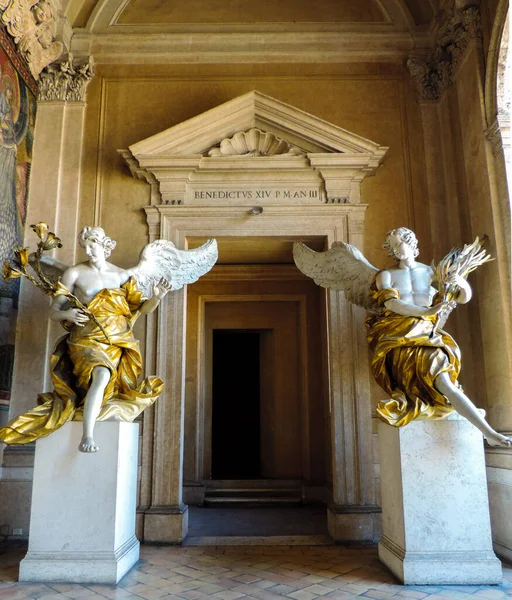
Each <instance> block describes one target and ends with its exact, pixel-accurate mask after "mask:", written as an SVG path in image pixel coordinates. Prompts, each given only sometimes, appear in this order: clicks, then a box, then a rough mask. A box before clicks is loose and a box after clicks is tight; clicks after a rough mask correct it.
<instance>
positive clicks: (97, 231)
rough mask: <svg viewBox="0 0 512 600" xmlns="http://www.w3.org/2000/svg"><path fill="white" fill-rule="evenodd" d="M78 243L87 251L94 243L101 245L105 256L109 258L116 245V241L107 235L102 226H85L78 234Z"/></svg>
mask: <svg viewBox="0 0 512 600" xmlns="http://www.w3.org/2000/svg"><path fill="white" fill-rule="evenodd" d="M78 243H79V244H80V246H82V248H84V250H86V251H87V250H88V247H90V246H92V245H97V246H100V247H101V249H102V250H103V254H104V256H105V258H108V257H109V256H110V254H111V253H112V250H113V249H114V248H115V247H116V242H115V241H114V240H113V239H111V238H109V237H108V236H107V235H105V232H104V230H103V228H102V227H84V228H83V229H82V231H81V232H80V233H79V235H78ZM87 255H89V252H87Z"/></svg>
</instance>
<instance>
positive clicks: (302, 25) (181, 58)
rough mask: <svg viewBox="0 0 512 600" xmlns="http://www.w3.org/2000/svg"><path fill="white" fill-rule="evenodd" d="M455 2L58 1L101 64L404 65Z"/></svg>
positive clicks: (76, 44) (77, 44) (76, 43)
mask: <svg viewBox="0 0 512 600" xmlns="http://www.w3.org/2000/svg"><path fill="white" fill-rule="evenodd" d="M453 1H454V0H314V1H312V0H277V1H276V0H258V1H257V2H255V1H254V0H187V1H185V2H184V1H183V0H61V4H62V8H63V12H64V14H65V16H66V17H67V19H68V21H69V23H70V25H71V26H72V28H73V34H74V35H73V43H72V48H71V50H72V51H73V53H74V54H75V55H80V54H93V55H94V57H95V59H96V60H97V61H99V62H106V63H109V62H110V63H114V62H125V63H130V62H131V63H133V62H135V63H137V62H164V63H165V62H223V61H224V60H228V61H229V62H251V61H256V62H279V61H282V62H288V61H292V62H293V61H295V62H304V61H305V62H317V61H321V62H332V61H350V60H373V61H375V60H377V61H380V60H402V59H403V57H404V55H406V54H407V53H408V52H410V51H411V50H414V49H418V48H422V47H426V46H428V45H429V42H430V40H431V34H432V30H433V28H435V23H436V19H435V16H436V14H437V13H438V12H439V10H440V9H442V8H443V5H445V4H448V3H450V2H451V3H453Z"/></svg>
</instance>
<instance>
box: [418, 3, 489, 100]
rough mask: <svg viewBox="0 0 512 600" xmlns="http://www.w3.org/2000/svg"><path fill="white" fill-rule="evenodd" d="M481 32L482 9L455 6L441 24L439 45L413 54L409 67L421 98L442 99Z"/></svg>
mask: <svg viewBox="0 0 512 600" xmlns="http://www.w3.org/2000/svg"><path fill="white" fill-rule="evenodd" d="M481 36H482V31H481V21H480V13H479V12H478V10H477V9H476V8H475V7H470V8H466V9H464V10H459V9H455V10H454V11H453V12H452V13H451V16H450V18H449V19H448V20H447V21H446V22H445V23H444V24H443V25H442V26H441V27H440V29H439V31H438V34H437V38H436V44H435V48H434V49H433V50H432V51H431V52H430V53H429V54H428V55H427V56H425V57H420V56H414V55H412V56H410V57H409V59H408V61H407V67H408V69H409V73H410V74H411V77H412V80H413V82H414V85H415V87H416V89H417V91H418V94H419V97H420V99H421V100H438V99H439V98H440V97H441V96H442V94H443V92H444V91H445V90H446V89H447V88H448V87H450V85H452V83H453V81H454V77H455V72H456V70H457V67H458V66H459V64H460V63H461V61H462V58H463V57H464V54H465V52H466V49H467V47H468V46H469V43H470V41H471V40H474V39H481Z"/></svg>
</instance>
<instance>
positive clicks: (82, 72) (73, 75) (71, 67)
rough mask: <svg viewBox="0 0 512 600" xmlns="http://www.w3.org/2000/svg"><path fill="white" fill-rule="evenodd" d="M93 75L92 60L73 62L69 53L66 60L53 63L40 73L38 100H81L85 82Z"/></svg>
mask: <svg viewBox="0 0 512 600" xmlns="http://www.w3.org/2000/svg"><path fill="white" fill-rule="evenodd" d="M93 76H94V68H93V63H92V61H86V62H79V63H74V61H73V56H72V55H69V58H68V60H65V61H61V62H58V63H53V64H51V65H49V66H48V67H46V69H44V71H43V72H42V73H41V78H40V82H39V95H38V100H39V101H42V102H45V101H46V102H48V101H52V100H64V101H67V102H83V101H85V90H86V87H87V84H88V83H89V81H90V80H91V79H92V78H93Z"/></svg>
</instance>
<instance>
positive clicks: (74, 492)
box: [19, 422, 139, 584]
mask: <svg viewBox="0 0 512 600" xmlns="http://www.w3.org/2000/svg"><path fill="white" fill-rule="evenodd" d="M81 436H82V423H78V422H77V423H66V424H65V425H64V426H63V427H61V428H60V429H59V430H58V431H56V432H55V433H53V434H52V435H51V436H49V437H47V438H43V439H40V440H38V441H37V443H36V456H35V465H34V485H33V489H32V507H31V515H30V534H29V547H28V552H27V555H26V556H25V558H24V559H23V560H22V561H21V564H20V577H19V578H20V581H48V582H66V583H103V584H115V583H117V582H118V581H119V580H120V579H121V578H122V577H123V575H124V574H125V573H126V572H127V571H128V570H129V569H130V568H131V567H132V566H133V565H134V564H135V563H136V562H137V560H138V559H139V541H138V540H137V538H136V537H135V508H136V506H135V504H136V490H137V487H136V486H137V442H138V425H137V424H134V423H114V422H108V423H96V427H95V435H94V439H95V441H96V442H97V444H98V445H99V448H100V449H99V452H97V453H94V454H84V453H82V452H78V450H77V448H78V444H79V442H80V439H81Z"/></svg>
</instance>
